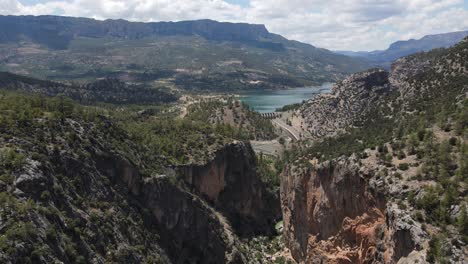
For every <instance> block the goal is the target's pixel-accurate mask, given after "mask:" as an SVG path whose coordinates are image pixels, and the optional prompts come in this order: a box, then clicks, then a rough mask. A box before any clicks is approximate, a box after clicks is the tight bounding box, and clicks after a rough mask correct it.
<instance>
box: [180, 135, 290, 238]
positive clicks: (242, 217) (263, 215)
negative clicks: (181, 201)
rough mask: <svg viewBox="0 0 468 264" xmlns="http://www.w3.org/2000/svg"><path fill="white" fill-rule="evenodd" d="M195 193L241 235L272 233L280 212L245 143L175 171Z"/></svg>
mask: <svg viewBox="0 0 468 264" xmlns="http://www.w3.org/2000/svg"><path fill="white" fill-rule="evenodd" d="M177 171H178V173H179V174H180V176H181V177H182V178H183V180H184V181H185V182H186V183H187V184H188V185H189V186H190V187H191V188H192V190H193V191H194V192H195V193H199V194H201V196H202V197H205V198H206V200H207V201H209V202H210V203H211V204H212V205H213V206H214V207H215V208H217V210H220V211H221V212H223V213H224V214H225V215H226V216H227V218H228V220H229V221H230V222H231V224H232V225H233V227H234V228H235V230H236V231H237V232H238V233H239V234H241V235H247V234H255V233H263V234H265V233H271V232H273V231H274V230H273V227H274V222H275V220H277V219H278V218H280V214H281V209H280V206H279V201H278V200H277V197H275V195H273V194H271V193H268V192H267V191H266V188H265V186H264V185H263V183H262V182H261V181H260V178H259V177H258V175H257V172H256V160H255V153H254V152H253V149H252V147H251V146H250V144H249V143H244V142H234V143H231V144H228V145H226V146H224V147H223V148H221V149H220V150H218V151H217V152H216V154H215V157H214V159H213V160H211V161H208V162H206V163H205V164H199V165H188V166H182V167H180V168H177Z"/></svg>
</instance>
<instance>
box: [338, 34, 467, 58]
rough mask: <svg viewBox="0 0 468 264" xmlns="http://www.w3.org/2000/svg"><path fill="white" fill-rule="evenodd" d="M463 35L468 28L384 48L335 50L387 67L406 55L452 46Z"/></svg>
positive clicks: (402, 41)
mask: <svg viewBox="0 0 468 264" xmlns="http://www.w3.org/2000/svg"><path fill="white" fill-rule="evenodd" d="M465 36H468V30H464V31H454V32H448V33H441V34H432V35H425V36H424V37H422V38H420V39H409V40H399V41H396V42H393V43H392V44H390V45H389V47H388V48H387V49H385V50H374V51H335V52H336V53H338V54H343V55H347V56H352V57H363V58H366V59H368V60H370V61H371V62H373V63H375V64H377V65H381V66H384V67H388V66H390V63H391V62H393V61H395V60H396V59H398V58H401V57H404V56H407V55H411V54H414V53H418V52H422V51H424V52H426V51H430V50H432V49H436V48H448V47H450V46H453V45H455V44H456V43H458V42H460V41H461V40H462V39H463V38H464V37H465Z"/></svg>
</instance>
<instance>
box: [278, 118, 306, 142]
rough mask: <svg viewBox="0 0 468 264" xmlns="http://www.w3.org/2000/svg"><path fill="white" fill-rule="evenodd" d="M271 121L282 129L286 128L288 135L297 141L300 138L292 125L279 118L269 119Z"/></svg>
mask: <svg viewBox="0 0 468 264" xmlns="http://www.w3.org/2000/svg"><path fill="white" fill-rule="evenodd" d="M271 122H273V124H276V125H277V126H279V127H281V128H282V129H284V130H286V131H287V132H288V133H289V135H291V138H292V139H293V140H296V141H298V140H299V139H300V135H299V132H297V131H296V130H295V129H294V128H293V127H291V126H288V125H287V124H286V123H284V122H283V121H282V120H281V119H273V120H271Z"/></svg>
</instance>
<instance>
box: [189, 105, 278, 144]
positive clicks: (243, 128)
mask: <svg viewBox="0 0 468 264" xmlns="http://www.w3.org/2000/svg"><path fill="white" fill-rule="evenodd" d="M186 119H190V120H192V121H194V122H207V121H208V122H210V123H212V124H214V125H215V126H216V127H219V128H220V129H221V128H223V130H225V131H226V133H229V135H230V136H231V137H232V138H235V139H239V140H249V139H250V140H254V139H257V140H262V139H263V140H265V139H273V138H275V137H276V133H275V128H274V127H273V125H272V124H271V122H270V120H267V119H265V118H262V117H261V115H260V114H259V113H257V112H255V111H252V110H250V108H249V106H248V105H246V104H244V103H242V102H240V101H238V100H235V99H234V98H232V97H227V98H222V99H221V100H219V99H214V100H211V99H205V100H202V101H201V102H199V103H195V104H192V105H191V106H190V107H189V109H188V115H187V117H186ZM229 130H231V131H229Z"/></svg>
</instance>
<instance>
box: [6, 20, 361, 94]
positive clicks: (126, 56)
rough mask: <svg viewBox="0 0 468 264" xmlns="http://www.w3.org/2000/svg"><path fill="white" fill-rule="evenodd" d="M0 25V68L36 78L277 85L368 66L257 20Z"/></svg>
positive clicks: (216, 86) (200, 86)
mask: <svg viewBox="0 0 468 264" xmlns="http://www.w3.org/2000/svg"><path fill="white" fill-rule="evenodd" d="M0 27H2V28H4V29H5V30H3V31H2V32H1V33H0V71H8V72H13V73H16V74H20V75H26V76H32V77H36V78H41V79H51V80H74V81H82V82H90V81H92V80H93V79H96V78H105V77H109V76H112V77H117V78H119V79H121V80H124V81H130V82H152V81H159V80H161V79H169V81H170V82H171V84H174V85H175V86H176V87H178V88H182V89H189V90H239V89H264V88H267V89H279V88H289V87H299V86H307V85H313V84H320V83H323V82H326V81H334V80H339V79H341V78H344V77H345V76H346V75H347V74H349V73H353V72H356V71H360V70H365V69H367V68H368V66H369V65H368V63H367V62H366V61H365V60H364V59H361V58H351V57H347V56H344V55H338V54H335V53H333V52H331V51H329V50H326V49H322V48H317V47H314V46H313V45H310V44H306V43H301V42H298V41H293V40H288V39H286V38H284V37H282V36H280V35H277V34H274V33H270V32H269V31H268V30H267V28H266V27H265V26H264V25H259V24H247V23H229V22H217V21H214V20H195V21H180V22H151V23H143V22H129V21H125V20H105V21H98V20H93V19H88V18H74V17H60V16H0ZM38 62H39V63H38Z"/></svg>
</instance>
